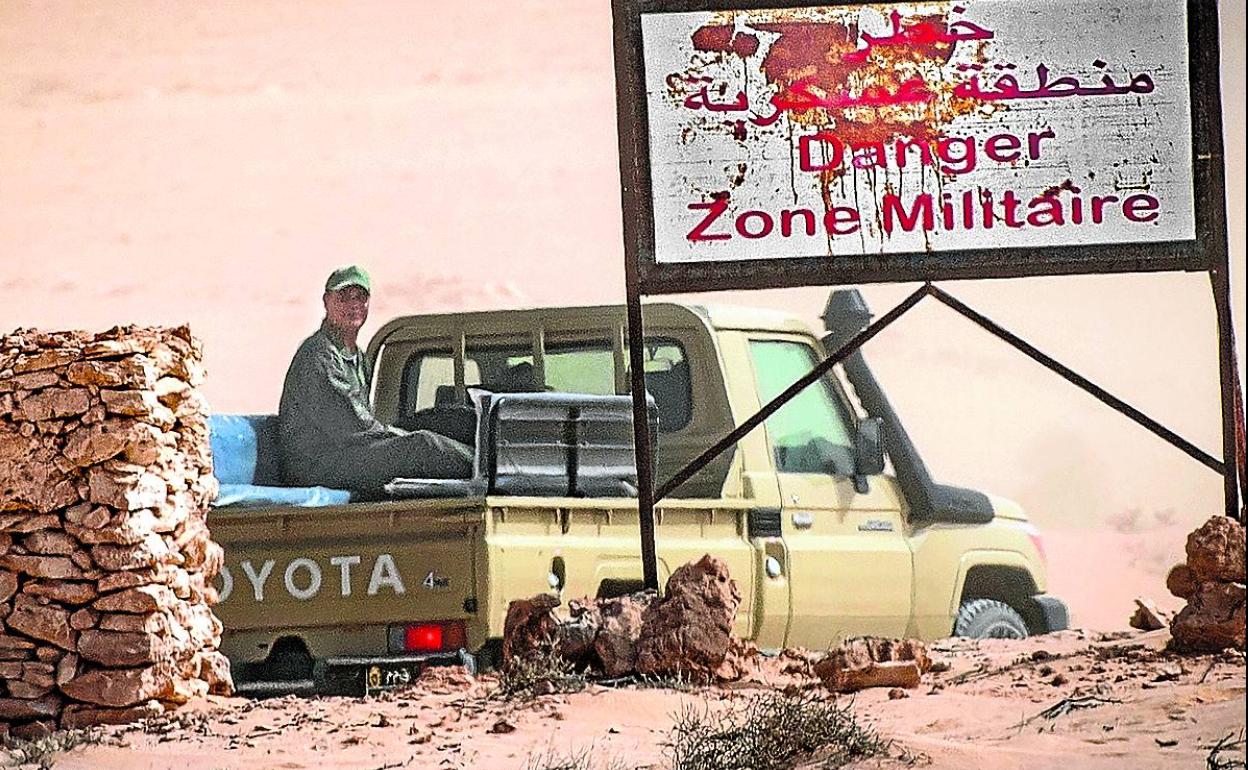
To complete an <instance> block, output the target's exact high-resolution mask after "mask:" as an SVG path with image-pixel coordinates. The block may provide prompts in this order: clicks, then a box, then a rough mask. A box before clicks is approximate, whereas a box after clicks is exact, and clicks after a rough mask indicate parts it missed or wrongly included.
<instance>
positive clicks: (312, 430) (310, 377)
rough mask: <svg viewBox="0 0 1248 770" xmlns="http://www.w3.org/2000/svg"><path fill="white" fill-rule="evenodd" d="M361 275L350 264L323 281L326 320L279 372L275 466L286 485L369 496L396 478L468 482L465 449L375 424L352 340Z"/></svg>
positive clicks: (364, 371)
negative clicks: (277, 463)
mask: <svg viewBox="0 0 1248 770" xmlns="http://www.w3.org/2000/svg"><path fill="white" fill-rule="evenodd" d="M370 291H371V287H370V283H369V278H368V274H367V273H365V272H364V271H363V270H362V269H361V268H359V267H357V266H355V265H352V266H350V267H344V268H342V269H339V270H335V271H334V272H333V273H332V274H331V275H330V276H329V280H328V281H326V282H325V295H324V298H323V300H324V303H325V320H324V321H323V322H322V323H321V328H320V330H318V331H317V332H316V333H315V334H313V335H312V336H311V337H308V338H307V339H306V340H304V341H303V344H302V345H300V346H299V351H298V352H297V353H295V358H294V360H293V361H291V362H290V369H289V370H288V371H287V372H286V382H285V385H283V387H282V402H281V407H280V409H279V411H278V422H279V426H280V434H281V436H280V439H281V447H282V466H283V473H284V475H285V477H286V480H287V481H288V482H290V483H293V484H299V485H305V486H311V485H319V486H327V487H337V488H339V489H351V490H365V491H372V492H375V491H376V490H378V489H380V488H381V486H382V485H383V484H385V483H386V482H388V481H390V480H391V479H395V478H424V479H434V478H437V479H453V478H468V477H470V476H471V475H472V453H471V452H470V451H469V449H468V447H466V446H464V445H463V444H461V443H459V442H458V441H454V440H452V439H449V438H446V437H445V436H441V435H439V434H437V433H431V432H429V431H424V430H418V431H411V432H409V431H404V430H400V429H399V428H394V427H387V426H385V425H382V424H381V423H380V422H378V421H377V418H376V417H374V416H373V412H372V409H371V408H370V407H369V403H368V398H369V395H368V394H369V377H370V370H369V367H368V365H367V362H366V361H365V355H364V351H362V350H360V349H359V347H358V345H357V344H356V343H357V336H358V335H359V332H360V328H361V327H362V326H363V325H364V321H365V320H367V318H368V302H369V297H370Z"/></svg>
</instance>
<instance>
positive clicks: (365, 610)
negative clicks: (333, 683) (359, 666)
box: [209, 499, 484, 653]
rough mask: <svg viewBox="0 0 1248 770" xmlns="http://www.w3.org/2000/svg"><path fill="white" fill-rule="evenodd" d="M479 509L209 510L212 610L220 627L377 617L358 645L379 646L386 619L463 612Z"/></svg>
mask: <svg viewBox="0 0 1248 770" xmlns="http://www.w3.org/2000/svg"><path fill="white" fill-rule="evenodd" d="M483 510H484V508H483V502H482V501H481V500H479V499H455V500H415V501H401V502H382V503H359V504H352V505H346V506H337V507H327V508H282V509H267V510H262V511H254V510H252V511H248V510H245V509H244V510H237V511H235V510H218V511H213V512H212V514H211V516H210V518H209V526H210V529H211V530H212V535H213V539H215V540H216V541H217V542H218V543H220V544H221V545H222V547H223V548H224V549H225V567H224V568H223V569H222V571H221V575H220V576H218V578H217V579H216V581H215V585H216V587H217V589H218V591H219V592H220V594H221V603H220V604H219V605H217V607H216V610H215V611H216V613H217V616H218V617H220V618H221V621H222V623H223V624H224V625H225V629H226V632H227V635H236V634H243V635H245V636H254V635H255V634H253V633H250V632H273V633H261V634H260V635H261V636H265V637H268V638H270V639H271V638H274V636H276V635H280V634H281V632H283V631H285V630H288V629H289V630H292V631H293V630H304V631H307V630H315V629H318V628H320V629H328V628H334V629H338V630H339V631H340V635H339V636H338V638H339V639H344V640H345V639H346V638H348V637H352V636H356V635H357V634H359V633H361V632H365V631H368V629H369V628H379V627H383V628H382V632H381V635H378V634H375V633H371V632H369V633H366V637H367V641H365V640H364V639H360V640H359V643H360V644H361V645H362V647H361V649H359V650H358V652H360V653H370V652H372V651H373V650H370V649H365V648H376V647H378V646H384V644H385V640H384V626H387V625H389V624H392V623H405V622H411V621H418V620H451V619H465V620H467V619H468V618H469V617H470V616H471V615H472V614H473V613H474V612H475V605H476V584H477V579H476V578H477V576H476V568H477V565H476V559H475V558H474V552H475V549H474V547H473V543H474V540H475V539H476V538H478V537H479V529H480V526H481V522H482V520H483V516H482V512H483ZM469 625H471V624H469ZM301 635H302V636H306V633H305V634H301ZM327 652H328V650H327ZM335 652H336V651H335Z"/></svg>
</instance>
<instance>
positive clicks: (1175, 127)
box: [616, 0, 1225, 294]
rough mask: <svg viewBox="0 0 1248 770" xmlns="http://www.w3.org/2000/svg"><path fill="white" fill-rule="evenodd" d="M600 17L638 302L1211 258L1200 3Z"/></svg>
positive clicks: (1059, 2)
mask: <svg viewBox="0 0 1248 770" xmlns="http://www.w3.org/2000/svg"><path fill="white" fill-rule="evenodd" d="M777 6H778V7H777ZM616 10H617V15H616V23H617V35H618V34H619V33H620V31H621V29H623V30H624V31H625V33H626V36H629V37H631V38H632V40H631V41H628V42H631V43H632V44H633V45H631V46H630V45H625V46H620V45H619V43H620V41H619V40H618V39H617V85H618V87H619V89H620V97H619V99H620V109H621V113H620V125H621V150H622V156H625V157H622V159H621V168H622V171H623V172H624V181H625V188H626V194H625V208H626V227H627V220H628V219H630V218H631V219H633V220H634V222H635V226H634V227H632V228H628V230H629V231H626V250H627V251H628V252H629V256H630V259H635V260H636V262H637V266H636V269H637V271H638V276H637V278H638V280H639V283H640V288H641V290H642V292H643V293H647V294H651V293H665V292H672V291H688V290H716V289H724V288H762V287H768V286H788V285H799V284H812V283H816V284H817V283H823V284H827V283H838V282H843V281H844V282H851V281H852V282H866V281H881V280H883V281H888V280H915V279H923V280H936V279H943V278H966V277H997V276H1022V275H1039V274H1054V273H1095V272H1117V271H1125V270H1130V271H1147V270H1173V269H1208V268H1209V267H1210V266H1211V265H1212V264H1213V263H1214V262H1215V261H1216V256H1217V255H1216V254H1213V253H1211V252H1209V251H1208V250H1207V249H1204V248H1202V246H1201V243H1202V239H1201V238H1199V237H1198V236H1199V235H1200V233H1201V232H1202V231H1207V232H1216V231H1217V229H1218V228H1219V226H1220V225H1221V222H1222V220H1223V218H1224V216H1225V215H1224V213H1223V212H1222V211H1221V205H1222V204H1221V194H1220V190H1221V181H1222V180H1221V158H1220V151H1221V142H1220V136H1217V137H1211V136H1209V132H1208V131H1203V130H1201V129H1202V128H1207V127H1208V126H1209V125H1211V124H1220V115H1219V105H1218V101H1217V98H1216V93H1215V94H1214V96H1213V98H1212V99H1210V98H1209V96H1208V92H1209V91H1210V89H1213V90H1214V91H1215V92H1216V89H1217V80H1216V71H1217V68H1216V61H1215V63H1214V66H1212V67H1210V66H1208V65H1209V63H1208V62H1206V61H1204V58H1205V57H1204V56H1203V55H1202V47H1201V46H1200V45H1198V42H1199V37H1200V35H1199V34H1198V31H1199V29H1200V22H1201V20H1202V17H1205V16H1207V15H1208V14H1209V13H1211V12H1212V13H1214V14H1215V18H1216V8H1215V7H1214V6H1213V4H1212V3H1210V2H1198V3H1192V4H1190V6H1189V4H1188V3H1186V2H1183V0H1032V1H1031V2H1027V3H1020V2H1015V1H1014V0H956V1H953V2H916V3H878V4H833V5H822V6H812V5H809V4H800V5H799V4H792V3H784V2H780V3H767V2H766V1H765V0H764V2H762V3H757V2H754V3H745V2H731V1H729V2H719V3H701V2H698V3H695V2H645V1H644V0H632V2H630V1H629V0H623V1H622V2H617V4H616ZM1215 27H1216V24H1215ZM1210 73H1212V74H1213V79H1212V83H1210V82H1209V75H1210ZM1211 121H1212V123H1211ZM1215 139H1216V142H1215V141H1214V140H1215ZM1215 144H1216V151H1217V153H1216V154H1217V156H1218V157H1217V158H1216V161H1217V162H1216V164H1211V163H1210V158H1211V155H1213V154H1214V153H1213V152H1212V150H1213V149H1214V145H1215ZM628 150H631V153H628V154H627V155H626V151H628ZM628 155H631V156H632V157H628ZM1213 165H1216V169H1215V168H1213ZM1215 177H1216V178H1215ZM1213 193H1217V195H1216V197H1214V195H1213ZM1206 209H1207V210H1206ZM1210 240H1212V239H1210Z"/></svg>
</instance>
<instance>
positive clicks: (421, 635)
mask: <svg viewBox="0 0 1248 770" xmlns="http://www.w3.org/2000/svg"><path fill="white" fill-rule="evenodd" d="M395 630H398V631H400V632H401V633H400V634H394V633H393V631H392V632H391V639H392V640H393V641H401V644H400V645H393V644H392V645H391V646H392V648H393V647H395V646H397V647H399V649H397V650H395V652H443V651H447V650H458V649H460V648H462V647H463V646H464V644H465V635H464V623H463V621H462V620H443V621H435V622H432V623H408V624H407V625H405V626H400V627H399V628H398V629H395ZM396 636H397V637H399V638H398V639H395V637H396Z"/></svg>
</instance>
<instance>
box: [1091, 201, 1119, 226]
mask: <svg viewBox="0 0 1248 770" xmlns="http://www.w3.org/2000/svg"><path fill="white" fill-rule="evenodd" d="M1117 202H1118V196H1117V195H1093V196H1092V223H1093V224H1096V225H1099V224H1101V223H1102V222H1104V221H1105V204H1106V203H1117Z"/></svg>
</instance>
